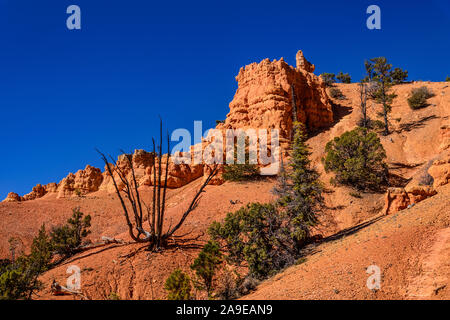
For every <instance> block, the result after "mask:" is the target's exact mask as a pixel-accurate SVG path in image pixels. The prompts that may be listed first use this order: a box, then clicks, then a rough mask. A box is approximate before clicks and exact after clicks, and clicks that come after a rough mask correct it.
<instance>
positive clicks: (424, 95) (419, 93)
mask: <svg viewBox="0 0 450 320" xmlns="http://www.w3.org/2000/svg"><path fill="white" fill-rule="evenodd" d="M433 96H434V94H433V92H431V90H429V89H428V88H427V87H425V86H423V87H420V88H414V89H412V90H411V96H410V97H409V98H408V104H409V106H410V107H411V109H413V110H417V109H421V108H424V107H426V106H428V103H427V99H429V98H431V97H433Z"/></svg>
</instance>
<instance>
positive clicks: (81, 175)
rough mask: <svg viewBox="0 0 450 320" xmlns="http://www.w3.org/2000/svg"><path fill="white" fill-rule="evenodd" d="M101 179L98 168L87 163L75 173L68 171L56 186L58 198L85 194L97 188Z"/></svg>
mask: <svg viewBox="0 0 450 320" xmlns="http://www.w3.org/2000/svg"><path fill="white" fill-rule="evenodd" d="M102 181H103V175H102V172H101V170H100V169H98V168H94V167H91V166H90V165H87V166H86V168H85V169H84V170H78V171H77V173H75V174H73V173H69V175H68V176H67V177H66V178H64V179H63V180H62V181H61V182H60V183H59V186H58V189H57V191H58V198H66V197H71V196H74V195H85V194H88V193H90V192H95V191H98V190H99V187H100V185H101V183H102Z"/></svg>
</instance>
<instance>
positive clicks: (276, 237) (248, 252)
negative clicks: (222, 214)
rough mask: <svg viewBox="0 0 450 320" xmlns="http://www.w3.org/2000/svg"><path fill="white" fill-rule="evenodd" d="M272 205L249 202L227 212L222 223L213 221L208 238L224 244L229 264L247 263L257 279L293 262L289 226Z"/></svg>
mask: <svg viewBox="0 0 450 320" xmlns="http://www.w3.org/2000/svg"><path fill="white" fill-rule="evenodd" d="M286 217H287V216H286V215H285V214H279V212H278V211H277V209H276V206H275V205H273V204H260V203H251V204H248V205H247V206H245V207H242V208H241V209H239V210H238V211H236V212H233V213H231V212H230V213H228V214H227V216H226V218H225V221H224V222H223V223H219V222H213V223H212V224H211V226H210V228H209V234H210V235H211V237H212V238H213V239H214V240H216V241H220V242H222V243H223V244H224V247H225V248H226V251H227V253H228V256H227V257H226V258H227V260H228V261H229V262H230V263H234V264H236V265H241V264H242V262H244V261H245V262H246V263H247V265H248V267H249V273H250V275H251V276H254V277H256V278H258V279H264V278H265V277H267V276H269V275H271V274H273V273H274V272H275V271H278V270H280V269H282V268H284V267H285V266H287V265H290V264H293V263H294V262H295V257H296V254H297V253H298V252H296V251H295V248H294V244H293V241H292V235H291V230H290V226H289V225H288V223H287V219H286Z"/></svg>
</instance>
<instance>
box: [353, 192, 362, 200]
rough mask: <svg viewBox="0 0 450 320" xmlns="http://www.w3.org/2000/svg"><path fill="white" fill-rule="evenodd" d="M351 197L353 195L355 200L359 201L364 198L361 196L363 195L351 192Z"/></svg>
mask: <svg viewBox="0 0 450 320" xmlns="http://www.w3.org/2000/svg"><path fill="white" fill-rule="evenodd" d="M350 195H351V196H352V197H353V198H358V199H361V198H362V196H361V194H360V193H359V192H350Z"/></svg>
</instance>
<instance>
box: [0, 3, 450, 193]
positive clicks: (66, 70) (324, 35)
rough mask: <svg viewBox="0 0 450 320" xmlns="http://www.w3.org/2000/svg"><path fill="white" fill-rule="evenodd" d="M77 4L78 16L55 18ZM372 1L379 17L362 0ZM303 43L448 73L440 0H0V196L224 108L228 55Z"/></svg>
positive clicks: (320, 57)
mask: <svg viewBox="0 0 450 320" xmlns="http://www.w3.org/2000/svg"><path fill="white" fill-rule="evenodd" d="M71 4H76V5H78V6H80V8H81V16H82V17H81V18H82V21H81V23H82V29H81V30H75V31H70V30H68V29H67V28H66V19H67V17H68V15H67V14H66V8H67V7H68V6H69V5H71ZM371 4H376V5H378V6H380V8H381V21H382V22H381V24H382V25H381V26H382V29H381V30H368V29H367V28H366V18H367V17H368V15H367V14H366V13H365V11H366V8H367V7H368V6H369V5H371ZM298 49H302V50H303V52H304V54H305V56H306V58H307V59H309V60H310V61H311V62H312V63H314V64H315V65H316V74H320V73H322V72H339V71H340V70H342V71H344V72H349V73H350V74H351V76H352V77H353V79H354V80H358V79H360V78H361V77H362V76H363V72H364V70H363V62H364V59H367V58H372V57H377V56H386V57H387V58H388V59H389V60H390V62H391V63H392V64H394V66H399V67H402V68H405V69H407V70H408V71H409V74H410V79H416V80H419V79H420V80H432V81H443V79H445V77H446V76H447V75H450V62H449V57H450V54H449V52H450V5H449V1H448V0H433V1H418V0H416V1H404V0H400V1H397V0H396V1H323V0H322V1H302V0H295V1H264V0H263V1H255V2H253V1H232V0H227V1H220V2H219V1H211V0H210V1H158V2H156V1H144V0H142V1H137V0H128V1H103V0H102V1H100V0H71V1H65V0H58V1H48V0H39V1H37V0H33V1H32V0H29V1H22V0H0V108H1V117H0V138H1V144H2V147H1V149H0V198H1V199H3V198H5V197H6V195H7V193H8V192H10V191H14V192H17V193H19V194H24V193H27V192H29V191H30V190H31V188H32V187H33V186H34V185H36V184H37V183H42V184H45V183H49V182H58V181H60V180H61V179H62V178H63V177H65V176H66V175H67V174H68V172H75V171H77V170H78V169H82V168H84V167H85V165H86V164H91V165H94V166H97V167H101V168H103V166H102V164H101V160H100V159H99V157H98V155H97V153H96V152H95V150H94V149H95V148H96V147H98V148H100V149H101V150H103V151H105V152H107V153H111V154H113V155H114V156H116V155H117V154H118V153H119V149H124V150H133V149H136V148H144V149H150V144H151V137H152V136H155V135H156V134H157V129H158V128H157V126H158V118H157V117H158V115H161V117H162V118H163V119H164V121H165V124H166V125H167V127H168V130H170V131H171V130H173V129H175V128H187V129H189V130H192V129H193V121H194V120H202V121H203V127H204V129H206V128H208V127H212V126H214V123H215V120H216V119H224V118H225V116H226V114H227V113H228V110H229V109H228V103H229V102H230V101H231V100H232V98H233V95H234V92H235V90H236V87H237V84H236V81H235V79H234V77H235V76H236V74H237V72H238V71H239V68H240V67H241V66H243V65H246V64H249V63H251V62H255V61H256V62H259V61H261V60H262V59H264V58H266V57H269V58H271V59H274V58H276V59H279V58H280V57H284V58H285V60H286V61H287V62H289V63H290V64H294V63H295V53H296V52H297V50H298Z"/></svg>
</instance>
